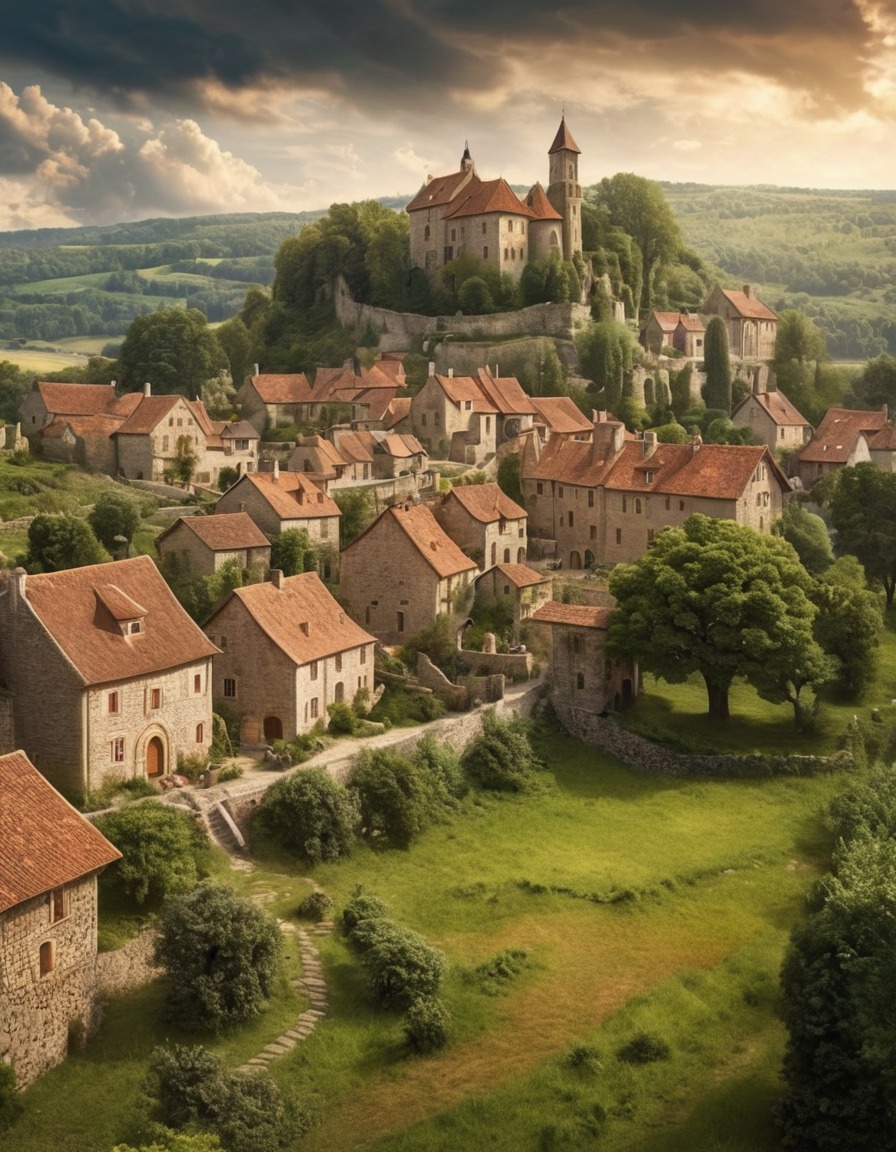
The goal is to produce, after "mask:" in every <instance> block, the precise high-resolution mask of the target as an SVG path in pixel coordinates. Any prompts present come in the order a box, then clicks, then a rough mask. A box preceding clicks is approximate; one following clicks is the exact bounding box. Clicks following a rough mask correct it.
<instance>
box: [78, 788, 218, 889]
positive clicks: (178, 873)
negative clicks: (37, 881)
mask: <svg viewBox="0 0 896 1152" xmlns="http://www.w3.org/2000/svg"><path fill="white" fill-rule="evenodd" d="M97 828H99V830H100V832H102V834H103V835H104V836H105V837H106V839H107V840H111V842H112V843H113V844H114V845H115V847H116V848H117V849H118V850H119V851H120V852H121V854H122V855H121V859H120V860H119V861H118V862H117V863H115V864H113V865H112V866H111V867H109V868H107V869H106V871H105V872H104V873H103V875H102V877H101V878H100V885H101V886H102V888H103V889H104V890H106V891H110V892H112V891H119V892H122V893H123V894H124V895H125V896H127V897H128V898H129V899H131V900H135V901H136V902H137V903H138V904H143V903H144V902H145V901H147V900H150V901H155V900H161V899H163V898H164V897H165V896H168V895H170V894H172V893H175V892H185V891H187V890H188V889H190V888H192V887H193V886H194V885H195V884H197V883H198V881H199V878H200V873H201V870H202V861H203V857H204V855H205V853H206V851H207V844H206V842H205V840H204V838H203V836H202V834H201V832H200V831H199V829H198V828H197V826H196V821H195V820H194V818H193V817H192V816H191V815H189V813H187V812H184V811H182V810H180V809H177V808H173V807H172V806H171V805H169V804H160V803H159V802H158V801H154V800H147V801H146V802H145V803H142V804H126V805H125V806H124V807H122V808H119V809H118V810H117V811H115V812H110V813H109V814H108V815H107V816H103V817H102V818H101V819H100V820H98V821H97Z"/></svg>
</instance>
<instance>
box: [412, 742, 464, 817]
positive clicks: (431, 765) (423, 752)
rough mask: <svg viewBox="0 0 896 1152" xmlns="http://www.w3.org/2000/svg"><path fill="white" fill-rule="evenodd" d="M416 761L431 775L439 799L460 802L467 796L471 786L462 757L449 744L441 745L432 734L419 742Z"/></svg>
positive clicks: (435, 793)
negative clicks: (468, 782) (462, 763)
mask: <svg viewBox="0 0 896 1152" xmlns="http://www.w3.org/2000/svg"><path fill="white" fill-rule="evenodd" d="M414 760H415V761H416V763H417V764H419V765H420V767H421V768H424V769H425V770H426V771H427V772H428V773H429V776H430V780H431V787H432V790H433V793H434V795H435V796H436V797H437V798H439V799H442V800H444V801H446V802H447V801H450V800H459V799H460V798H461V797H462V796H465V795H466V794H467V791H468V789H469V786H468V784H467V779H466V777H465V776H464V771H463V768H462V767H461V763H460V757H459V756H458V755H457V753H456V752H455V751H454V749H453V748H449V747H448V745H447V744H440V743H439V742H438V741H437V740H436V738H435V736H433V735H432V733H431V732H430V733H427V735H426V736H424V737H423V739H422V740H420V741H419V742H418V744H417V748H416V751H415V752H414Z"/></svg>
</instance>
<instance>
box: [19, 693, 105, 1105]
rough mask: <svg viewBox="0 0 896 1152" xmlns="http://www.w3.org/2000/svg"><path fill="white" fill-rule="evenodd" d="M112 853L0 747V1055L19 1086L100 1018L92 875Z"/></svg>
mask: <svg viewBox="0 0 896 1152" xmlns="http://www.w3.org/2000/svg"><path fill="white" fill-rule="evenodd" d="M45 715H46V714H45ZM120 856H121V853H120V852H119V851H118V849H117V848H115V847H113V845H112V844H110V843H109V841H108V840H107V839H106V838H105V837H104V836H103V835H102V834H101V833H100V832H99V831H98V830H97V829H96V828H94V826H93V825H92V824H91V823H90V822H89V821H88V820H86V819H85V818H84V817H83V816H82V815H81V814H80V813H79V812H76V811H75V809H74V808H73V807H72V806H71V805H70V804H69V803H68V802H67V801H66V800H63V798H62V797H61V796H60V795H59V793H58V792H57V791H56V790H55V789H54V788H53V787H52V786H51V785H50V784H49V783H48V782H47V781H46V780H45V779H44V777H43V776H42V775H41V774H40V772H38V771H37V769H36V768H35V767H34V765H33V764H32V763H31V762H30V760H29V759H28V757H27V756H26V755H25V753H24V752H21V751H18V752H12V753H10V754H9V755H6V756H0V1060H2V1061H3V1062H4V1063H6V1064H11V1065H12V1067H13V1069H14V1070H15V1073H16V1081H17V1083H18V1086H19V1087H20V1088H22V1087H25V1086H26V1085H27V1084H30V1083H31V1081H32V1080H34V1079H35V1078H36V1077H38V1076H39V1075H40V1074H41V1073H42V1072H45V1071H46V1070H47V1069H48V1068H52V1067H53V1065H54V1064H59V1063H61V1062H62V1061H63V1060H64V1059H65V1057H66V1055H67V1054H68V1051H69V1048H70V1046H71V1044H72V1042H73V1039H74V1038H76V1037H77V1036H78V1035H80V1036H82V1037H83V1036H89V1035H90V1033H91V1032H92V1031H93V1030H94V1028H95V1027H96V1024H97V1023H98V1018H99V1011H98V1007H99V1006H98V1002H97V979H96V928H97V893H96V878H97V876H98V875H99V873H100V872H101V871H102V869H103V868H105V867H106V866H107V865H108V864H111V863H113V862H114V861H115V860H118V859H119V858H120Z"/></svg>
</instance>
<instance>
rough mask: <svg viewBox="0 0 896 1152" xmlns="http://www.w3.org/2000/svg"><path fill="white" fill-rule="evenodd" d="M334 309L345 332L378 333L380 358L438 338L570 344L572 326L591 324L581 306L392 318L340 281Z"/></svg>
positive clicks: (407, 314)
mask: <svg viewBox="0 0 896 1152" xmlns="http://www.w3.org/2000/svg"><path fill="white" fill-rule="evenodd" d="M334 304H335V307H336V316H337V318H338V320H339V322H340V324H342V325H344V326H345V327H346V328H351V329H353V330H354V331H355V333H356V334H359V335H360V333H362V332H363V331H364V330H365V328H366V327H367V325H368V324H370V325H371V326H372V327H373V329H374V331H376V332H379V333H380V348H381V349H382V351H384V352H398V351H403V350H404V349H407V348H410V347H413V346H414V345H415V344H418V343H419V342H420V341H422V340H424V339H425V338H426V337H427V336H430V335H433V334H434V333H438V332H453V333H456V334H457V335H458V336H469V337H473V338H476V339H489V338H492V339H494V338H495V337H498V336H514V335H530V336H553V337H558V338H560V339H567V340H570V339H572V333H573V330H574V329H575V327H576V325H577V324H586V323H588V321H589V320H590V319H591V311H590V309H589V308H587V307H586V306H585V305H583V304H534V305H533V306H532V307H531V308H521V309H519V310H518V311H516V312H500V313H496V314H495V315H493V316H418V315H416V314H415V313H411V312H391V311H389V310H388V309H386V308H373V307H371V306H370V305H369V304H357V303H356V302H355V301H354V300H353V299H352V297H351V293H350V291H349V289H348V285H347V284H346V283H345V281H344V280H343V279H342V278H341V277H340V278H339V279H338V280H337V283H336V290H335V292H334Z"/></svg>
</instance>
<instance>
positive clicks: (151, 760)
mask: <svg viewBox="0 0 896 1152" xmlns="http://www.w3.org/2000/svg"><path fill="white" fill-rule="evenodd" d="M164 771H165V749H164V747H163V746H162V741H161V740H160V739H159V737H158V736H153V738H152V739H151V740H150V742H149V743H148V744H147V745H146V775H147V776H161V775H162V773H163V772H164Z"/></svg>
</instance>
